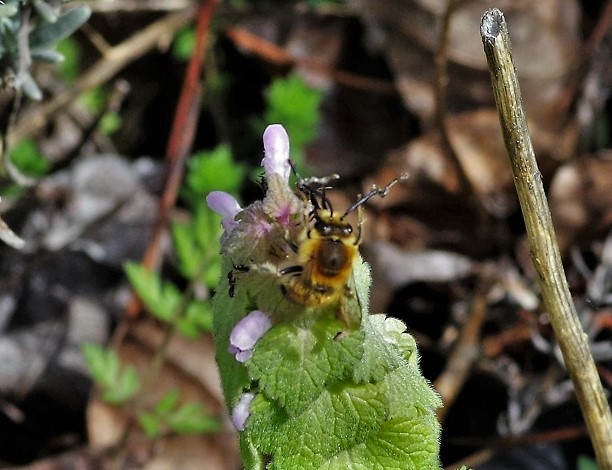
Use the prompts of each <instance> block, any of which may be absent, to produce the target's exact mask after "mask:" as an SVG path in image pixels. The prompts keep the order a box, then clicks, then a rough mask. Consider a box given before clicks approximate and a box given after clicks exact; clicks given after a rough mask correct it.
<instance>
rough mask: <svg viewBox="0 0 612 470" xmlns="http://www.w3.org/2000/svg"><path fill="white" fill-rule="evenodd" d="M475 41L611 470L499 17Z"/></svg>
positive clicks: (602, 414)
mask: <svg viewBox="0 0 612 470" xmlns="http://www.w3.org/2000/svg"><path fill="white" fill-rule="evenodd" d="M480 35H481V37H482V42H483V45H484V50H485V54H486V56H487V62H488V64H489V71H490V73H491V81H492V83H493V92H494V94H495V102H496V103H497V109H498V113H499V120H500V124H501V128H502V132H503V135H504V141H505V144H506V150H507V151H508V155H509V157H510V163H511V166H512V172H513V174H514V183H515V186H516V190H517V193H518V197H519V202H520V204H521V210H522V212H523V218H524V219H525V227H526V230H527V237H528V239H529V243H530V246H531V258H532V262H533V264H534V266H535V269H536V272H537V274H538V280H539V285H540V290H541V291H542V298H543V301H544V306H545V307H546V310H547V311H548V317H549V319H550V323H551V325H552V327H553V330H554V332H555V336H556V338H557V341H558V343H559V347H560V349H561V353H562V354H563V359H564V360H565V364H566V367H567V370H568V372H569V375H570V378H571V379H572V382H573V384H574V389H575V392H576V396H577V397H578V402H579V404H580V407H581V409H582V413H583V415H584V419H585V421H586V425H587V428H588V430H589V434H590V436H591V441H592V444H593V448H594V450H595V455H596V458H597V462H598V464H599V468H601V469H602V470H604V469H605V470H611V469H612V414H611V412H610V407H609V405H608V402H607V400H606V396H605V394H604V390H603V386H602V384H601V381H600V380H599V376H598V374H597V369H596V367H595V362H594V360H593V357H592V355H591V353H590V351H589V344H588V340H587V335H586V334H585V333H584V331H583V329H582V326H581V325H580V321H579V319H578V315H577V314H576V310H575V307H574V304H573V302H572V298H571V295H570V292H569V288H568V285H567V280H566V278H565V273H564V270H563V265H562V263H561V255H560V253H559V247H558V245H557V240H556V238H555V232H554V228H553V225H552V219H551V216H550V210H549V208H548V202H547V200H546V195H545V193H544V186H543V185H542V177H541V174H540V171H539V170H538V166H537V162H536V158H535V153H534V151H533V146H532V144H531V138H530V136H529V131H528V129H527V119H526V116H525V111H524V109H523V105H522V102H521V91H520V88H519V83H518V78H517V76H516V72H515V69H514V64H513V61H512V54H511V46H510V38H509V35H508V29H507V25H506V20H505V19H504V15H503V14H502V12H501V11H499V10H498V9H496V8H493V9H491V10H488V11H487V12H486V13H485V14H484V16H483V17H482V22H481V25H480Z"/></svg>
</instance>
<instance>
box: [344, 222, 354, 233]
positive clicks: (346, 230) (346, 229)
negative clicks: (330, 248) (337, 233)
mask: <svg viewBox="0 0 612 470" xmlns="http://www.w3.org/2000/svg"><path fill="white" fill-rule="evenodd" d="M342 232H343V233H344V235H350V234H351V233H353V227H352V226H351V225H349V224H346V225H345V226H344V227H342Z"/></svg>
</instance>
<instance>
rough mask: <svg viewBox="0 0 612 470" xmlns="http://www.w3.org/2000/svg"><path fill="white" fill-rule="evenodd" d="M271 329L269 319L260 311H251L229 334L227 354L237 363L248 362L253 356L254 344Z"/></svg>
mask: <svg viewBox="0 0 612 470" xmlns="http://www.w3.org/2000/svg"><path fill="white" fill-rule="evenodd" d="M271 327H272V322H271V321H270V317H269V316H268V315H267V314H266V313H265V312H263V311H262V310H253V311H252V312H251V313H249V314H248V315H247V316H246V317H244V318H243V319H242V320H240V321H239V322H238V323H237V324H236V326H235V327H234V329H233V330H232V332H231V333H230V346H229V348H228V352H229V353H230V354H233V355H234V356H235V357H236V360H237V361H238V362H245V361H248V360H249V359H250V358H251V356H252V355H253V350H252V348H253V346H255V343H257V341H258V340H259V339H260V338H261V337H262V336H263V335H264V334H266V331H268V330H269V329H270V328H271Z"/></svg>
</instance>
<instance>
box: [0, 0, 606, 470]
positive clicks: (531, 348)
mask: <svg viewBox="0 0 612 470" xmlns="http://www.w3.org/2000/svg"><path fill="white" fill-rule="evenodd" d="M492 7H497V8H499V9H501V10H502V11H503V12H504V14H505V17H506V20H507V23H508V27H509V31H510V36H511V40H512V45H513V54H514V60H515V65H516V69H517V73H518V75H519V79H520V84H521V90H522V95H523V101H524V105H525V107H526V110H527V115H528V118H529V127H530V132H531V137H532V140H533V143H534V146H535V151H536V154H537V157H538V163H539V165H540V170H541V172H542V177H543V181H544V184H545V187H546V189H547V193H548V196H549V203H550V206H551V211H552V215H553V220H554V223H555V227H556V230H557V238H558V241H559V244H560V247H561V251H562V255H563V258H564V263H565V267H566V274H567V277H568V281H569V283H570V288H571V290H572V294H573V296H574V299H575V304H576V308H577V311H578V313H579V315H580V319H581V322H582V324H583V326H584V329H585V331H586V333H587V335H588V338H589V342H590V345H591V349H592V352H593V354H594V357H595V361H596V364H597V367H598V371H599V373H600V377H601V380H602V382H603V383H604V387H605V388H606V389H607V391H608V392H610V390H611V387H612V342H611V341H610V339H611V331H612V314H611V310H610V309H611V307H612V238H610V228H611V225H612V151H611V150H610V149H611V147H612V133H611V131H610V125H611V122H612V106H611V99H610V86H611V83H612V66H611V61H610V57H611V54H610V50H611V48H612V35H611V33H610V24H611V21H612V2H611V1H603V0H600V1H586V0H541V1H539V2H530V1H522V0H498V1H496V2H492V1H486V0H472V1H469V0H464V1H460V0H448V1H444V0H376V1H374V0H346V1H323V0H310V1H295V2H292V1H276V2H274V1H261V0H260V1H247V0H225V1H219V0H216V1H212V0H203V1H199V0H82V1H81V0H79V1H61V2H60V1H55V0H25V1H18V0H5V2H4V5H0V81H1V84H2V87H1V89H0V134H1V136H2V142H1V143H2V149H1V150H2V164H1V166H2V168H1V170H0V197H1V198H2V200H1V203H0V214H1V217H2V219H1V220H2V221H3V222H2V223H0V239H2V240H3V241H4V242H5V243H4V244H2V246H0V468H27V469H37V470H43V469H48V470H52V469H60V468H61V469H72V468H74V469H76V468H79V469H83V468H85V469H89V468H91V469H97V468H146V469H166V468H168V469H169V468H173V469H177V468H180V469H217V470H218V469H239V468H241V463H240V460H239V455H238V449H237V440H236V434H235V431H234V430H233V428H232V426H231V424H230V423H229V420H228V418H227V412H226V410H225V405H224V403H223V398H222V394H221V391H220V386H219V381H218V376H217V372H216V367H215V363H214V348H213V345H212V339H211V335H210V332H209V331H210V325H211V319H210V301H211V297H212V296H213V295H214V289H215V286H216V282H217V280H218V278H219V276H225V275H227V273H221V272H220V262H219V256H218V251H219V242H218V237H219V235H220V233H221V229H220V227H219V220H220V219H219V217H218V216H216V215H214V214H212V213H211V212H210V211H209V210H208V209H207V207H206V204H205V196H206V194H208V193H209V192H210V191H212V190H224V191H228V192H231V193H232V194H234V195H235V196H236V197H237V198H238V199H239V201H240V202H241V203H242V204H243V205H244V204H248V203H249V202H251V201H253V200H255V199H257V198H259V197H260V196H261V194H262V190H261V186H260V184H261V179H260V175H261V170H260V169H259V164H260V161H261V158H262V156H263V145H262V141H261V135H262V132H263V130H264V128H265V127H266V126H267V125H268V124H270V123H281V124H282V125H283V126H284V127H285V128H286V129H287V131H288V133H289V136H290V141H291V146H292V148H291V156H292V159H293V161H294V162H295V164H296V166H297V168H298V171H299V173H300V174H301V175H305V176H308V175H319V176H324V175H330V174H332V173H338V174H339V175H340V179H339V180H337V182H336V184H335V186H334V187H335V190H333V191H330V193H329V195H330V198H331V199H332V201H333V203H334V207H348V206H349V205H350V204H352V202H354V201H355V200H356V198H357V195H358V194H360V193H363V192H364V191H368V190H369V189H370V188H371V186H372V185H373V184H377V185H384V184H385V183H387V182H389V181H390V180H391V179H393V178H395V177H397V176H398V175H399V174H401V173H403V172H408V173H409V174H410V178H409V180H408V181H407V182H406V183H404V184H402V185H398V186H396V187H395V188H394V189H393V191H392V192H391V193H390V194H389V196H388V197H386V198H385V199H376V198H375V199H373V200H372V201H371V202H369V203H368V205H367V207H366V223H365V226H364V243H363V245H362V252H363V256H364V257H365V258H366V259H367V261H368V262H370V263H371V266H372V268H373V275H374V283H373V288H372V303H371V310H372V312H386V313H388V314H390V315H393V316H395V317H397V318H400V319H402V320H403V321H404V322H405V323H406V325H407V327H408V331H409V332H410V333H411V334H413V335H414V336H415V338H416V339H417V343H418V345H419V350H420V353H421V365H422V368H423V370H424V373H425V376H426V377H427V378H428V379H429V380H431V381H432V382H433V384H434V385H435V386H436V388H437V389H438V391H439V392H440V394H441V395H442V398H443V400H444V402H445V407H444V409H443V410H442V411H441V412H440V419H441V420H442V423H443V435H442V454H441V458H442V461H443V465H445V466H447V468H457V467H458V466H459V464H460V462H463V463H466V464H468V465H472V466H474V467H477V468H478V469H497V470H499V469H517V470H518V469H580V470H588V469H594V468H596V467H595V466H594V465H595V464H594V461H593V452H592V448H591V446H590V443H589V440H588V436H587V434H586V428H585V426H584V422H583V420H582V417H581V414H580V410H579V408H578V405H577V402H576V400H575V397H574V395H573V393H572V386H571V382H570V381H569V378H568V376H567V373H566V371H565V368H564V365H563V360H562V358H561V356H560V353H559V350H558V347H557V346H556V343H555V340H554V337H553V334H552V331H551V327H550V325H549V323H548V320H547V317H546V312H545V311H544V309H543V306H542V304H541V302H540V298H539V292H538V287H537V279H536V277H535V273H534V270H533V267H532V265H531V261H530V258H529V247H528V245H527V242H526V237H525V233H524V226H523V221H522V217H521V214H520V209H519V207H518V201H517V198H516V195H515V191H514V185H513V181H512V175H511V171H510V167H509V164H508V158H507V156H506V152H505V148H504V145H503V140H502V137H501V131H500V129H499V121H498V117H497V113H496V109H495V104H494V101H493V95H492V92H491V85H490V78H489V72H488V71H487V68H486V59H485V56H484V53H483V49H482V43H481V40H480V35H479V28H480V18H481V16H482V14H483V13H484V11H485V10H486V9H488V8H492ZM141 262H142V263H143V264H141ZM143 265H144V267H143ZM449 365H453V367H449Z"/></svg>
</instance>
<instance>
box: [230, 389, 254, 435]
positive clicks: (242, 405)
mask: <svg viewBox="0 0 612 470" xmlns="http://www.w3.org/2000/svg"><path fill="white" fill-rule="evenodd" d="M254 398H255V394H254V393H248V392H245V393H243V394H242V395H240V398H239V399H238V403H236V406H234V409H233V410H232V414H231V417H230V418H231V420H232V423H233V425H234V427H235V428H236V429H237V430H238V431H244V427H245V425H246V420H247V419H248V417H249V415H250V414H251V411H250V410H249V408H250V407H251V402H252V401H253V399H254Z"/></svg>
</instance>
